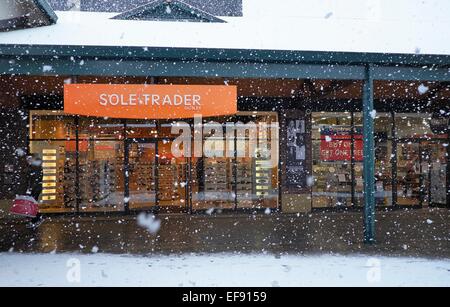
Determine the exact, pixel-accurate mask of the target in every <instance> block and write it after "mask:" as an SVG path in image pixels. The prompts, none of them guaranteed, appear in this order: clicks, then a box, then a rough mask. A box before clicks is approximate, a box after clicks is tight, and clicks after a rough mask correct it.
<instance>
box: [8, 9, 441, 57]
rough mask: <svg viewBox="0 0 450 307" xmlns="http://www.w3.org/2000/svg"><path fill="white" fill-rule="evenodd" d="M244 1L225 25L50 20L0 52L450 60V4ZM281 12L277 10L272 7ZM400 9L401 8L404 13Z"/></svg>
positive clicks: (83, 16)
mask: <svg viewBox="0 0 450 307" xmlns="http://www.w3.org/2000/svg"><path fill="white" fill-rule="evenodd" d="M398 1H399V3H400V5H399V4H392V1H391V0H365V1H363V0H346V1H338V0H328V1H325V0H283V1H280V2H278V1H277V2H276V4H274V1H271V0H245V1H244V14H243V15H244V16H243V17H220V18H222V19H224V20H225V21H226V22H227V23H200V22H198V23H196V22H169V21H137V20H115V19H110V18H111V17H113V16H115V15H117V14H116V13H99V12H56V13H57V15H58V17H59V20H58V23H57V24H56V25H53V26H49V27H42V28H34V29H26V30H18V31H13V32H10V33H0V46H1V45H2V44H8V45H10V44H26V45H27V44H31V45H70V46H72V45H73V46H130V47H179V48H183V47H185V48H220V49H251V50H258V49H260V50H294V51H342V52H374V53H402V54H414V53H420V54H440V55H450V44H449V43H448V42H449V41H450V31H449V29H450V17H449V16H450V14H448V13H449V12H450V1H447V0H430V1H428V2H424V1H419V0H398ZM278 4H280V5H278ZM402 4H403V6H402Z"/></svg>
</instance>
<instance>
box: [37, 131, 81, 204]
mask: <svg viewBox="0 0 450 307" xmlns="http://www.w3.org/2000/svg"><path fill="white" fill-rule="evenodd" d="M75 145H76V144H75V141H74V140H65V141H51V140H45V141H30V153H32V154H37V155H38V156H39V157H40V158H41V160H42V172H43V178H42V179H43V181H42V191H41V194H40V197H39V202H40V210H41V212H43V213H47V212H48V213H50V212H52V213H53V212H71V211H75V210H76V191H75V182H76V180H75V177H76V160H75V158H76V151H75V147H76V146H75Z"/></svg>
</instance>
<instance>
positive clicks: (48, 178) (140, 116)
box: [29, 84, 280, 213]
mask: <svg viewBox="0 0 450 307" xmlns="http://www.w3.org/2000/svg"><path fill="white" fill-rule="evenodd" d="M92 87H94V88H95V89H94V90H93V91H94V92H95V91H96V90H97V89H98V87H96V86H92V85H89V84H83V85H81V84H80V85H76V84H72V85H69V86H67V85H66V86H65V92H64V97H63V102H62V101H61V102H59V103H57V105H58V104H59V106H60V107H59V108H58V107H57V108H55V109H53V110H50V109H40V110H29V152H30V153H32V154H37V155H39V156H40V157H41V158H42V160H43V173H44V178H43V191H42V194H41V210H42V212H45V213H56V212H129V211H136V210H157V211H161V212H171V213H175V212H196V211H203V210H218V211H223V210H246V209H247V210H267V209H270V210H277V209H279V207H280V202H279V200H278V196H279V181H278V154H277V152H278V146H279V145H278V113H277V112H264V111H260V112H248V111H247V112H246V111H237V96H236V87H235V86H215V85H210V86H204V87H199V86H189V85H187V86H180V85H167V86H156V85H144V84H143V85H132V86H130V85H128V86H123V85H110V86H108V85H102V87H101V88H100V89H99V91H98V92H96V93H92ZM124 88H126V89H129V88H132V92H133V93H132V94H131V95H133V96H131V97H138V96H135V95H141V96H140V98H139V97H138V98H133V99H136V101H135V102H134V103H132V104H131V105H130V101H131V100H130V99H129V98H127V100H128V102H126V103H125V101H124V100H122V98H118V97H123V95H121V94H114V95H116V96H110V97H113V98H108V99H112V100H109V105H107V103H106V102H105V100H104V99H103V98H104V95H109V94H105V92H108V93H109V92H113V91H115V92H117V91H119V92H120V91H121V90H123V89H124ZM199 88H200V90H199ZM202 90H205V91H203V92H202ZM71 91H73V92H71ZM145 91H149V92H151V93H153V94H149V95H153V99H156V95H157V94H155V93H159V94H158V95H161V97H163V96H164V95H165V93H166V92H172V91H175V92H177V93H181V92H183V91H186V92H189V93H191V94H175V96H172V97H189V98H188V100H190V101H191V102H194V101H197V103H196V104H197V105H196V106H195V108H191V107H192V106H193V104H192V103H189V105H186V104H185V103H184V104H183V103H181V104H179V106H180V108H178V109H177V108H176V106H174V104H173V103H174V101H175V100H172V103H170V104H169V102H168V100H166V103H164V101H165V100H164V98H161V99H160V101H159V102H160V103H159V104H158V103H155V102H153V105H152V102H151V99H152V97H151V96H146V97H150V101H146V100H145V99H146V98H144V96H142V95H143V94H142V92H145ZM86 92H88V93H89V94H87V95H86ZM139 92H140V94H135V93H139ZM81 93H84V94H81ZM192 93H195V94H192ZM128 94H129V93H128ZM177 95H178V96H177ZM187 95H190V96H187ZM94 96H95V97H94ZM196 96H197V98H195V97H196ZM93 97H94V98H93ZM128 97H130V96H129V95H128ZM158 97H159V96H158ZM158 99H159V98H158ZM166 99H168V98H166ZM119 100H122V102H119ZM181 100H182V99H180V101H181ZM111 102H112V103H111ZM61 103H63V108H62V109H61ZM85 104H89V105H90V107H89V108H85ZM204 105H207V106H208V107H209V108H210V109H206V110H205V109H203V110H202V109H201V107H202V106H204ZM213 105H218V106H220V108H218V109H211V106H213ZM96 106H98V108H97V107H96ZM103 107H106V109H102V108H103ZM155 107H156V108H159V109H158V110H157V111H155V110H151V108H155ZM130 108H131V111H130ZM136 108H139V110H135V109H136ZM108 112H109V113H108ZM133 112H134V113H133ZM208 112H209V113H208ZM88 115H91V116H88ZM213 115H214V116H213ZM130 117H131V118H130ZM163 118H165V119H163Z"/></svg>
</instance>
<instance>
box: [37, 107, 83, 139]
mask: <svg viewBox="0 0 450 307" xmlns="http://www.w3.org/2000/svg"><path fill="white" fill-rule="evenodd" d="M30 139H34V140H45V139H49V140H57V139H59V140H67V139H75V120H74V118H73V117H71V116H66V115H64V114H63V113H62V111H30Z"/></svg>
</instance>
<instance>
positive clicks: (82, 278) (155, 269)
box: [0, 249, 450, 287]
mask: <svg viewBox="0 0 450 307" xmlns="http://www.w3.org/2000/svg"><path fill="white" fill-rule="evenodd" d="M93 252H94V253H93V254H55V253H50V254H20V253H0V286H188V287H189V286H269V287H271V286H450V259H444V260H430V259H419V258H394V257H368V256H362V255H359V256H296V255H289V256H284V255H282V256H280V257H278V256H277V257H276V256H274V255H262V254H252V255H239V254H208V255H194V254H188V255H173V256H168V255H157V256H156V255H152V256H131V255H111V254H102V253H96V252H97V249H94V250H93Z"/></svg>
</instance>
